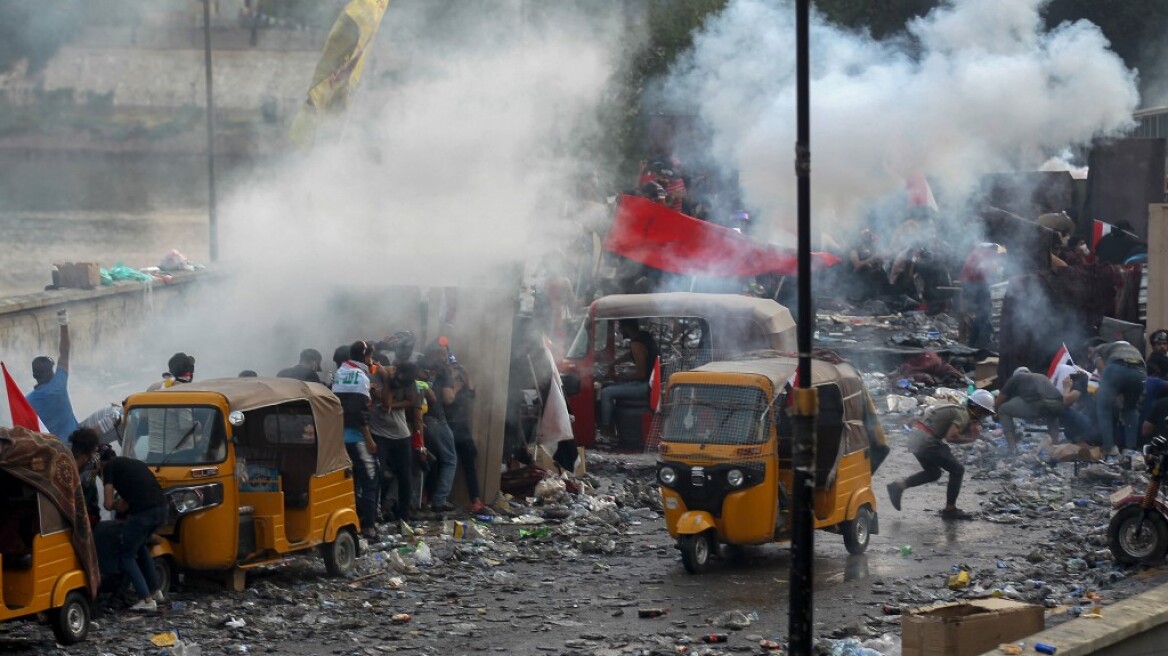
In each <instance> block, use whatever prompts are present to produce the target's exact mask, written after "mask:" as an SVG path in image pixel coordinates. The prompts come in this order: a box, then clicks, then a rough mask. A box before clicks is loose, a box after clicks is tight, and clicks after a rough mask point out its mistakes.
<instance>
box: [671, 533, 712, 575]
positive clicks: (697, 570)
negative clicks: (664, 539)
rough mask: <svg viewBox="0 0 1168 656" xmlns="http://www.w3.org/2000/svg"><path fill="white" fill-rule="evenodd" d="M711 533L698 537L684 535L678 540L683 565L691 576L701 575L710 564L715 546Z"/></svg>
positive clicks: (699, 534)
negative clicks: (711, 553)
mask: <svg viewBox="0 0 1168 656" xmlns="http://www.w3.org/2000/svg"><path fill="white" fill-rule="evenodd" d="M711 543H712V540H711V539H710V532H709V531H706V532H704V533H698V534H697V535H683V536H681V537H680V538H678V539H677V548H678V549H680V550H681V564H682V565H684V566H685V571H687V572H689V573H690V574H701V573H702V572H704V571H705V570H706V566H707V565H708V564H709V563H710V552H711V551H713V544H711Z"/></svg>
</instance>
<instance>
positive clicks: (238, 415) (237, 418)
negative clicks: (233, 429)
mask: <svg viewBox="0 0 1168 656" xmlns="http://www.w3.org/2000/svg"><path fill="white" fill-rule="evenodd" d="M245 419H246V418H245V417H244V415H243V413H242V412H240V411H239V410H232V411H231V414H229V415H227V423H229V424H231V425H232V426H242V425H243V422H244V421H245Z"/></svg>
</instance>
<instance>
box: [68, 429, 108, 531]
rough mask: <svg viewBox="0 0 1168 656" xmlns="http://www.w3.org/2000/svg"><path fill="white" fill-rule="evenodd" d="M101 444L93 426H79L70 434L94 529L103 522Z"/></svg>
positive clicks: (82, 490)
mask: <svg viewBox="0 0 1168 656" xmlns="http://www.w3.org/2000/svg"><path fill="white" fill-rule="evenodd" d="M101 446H102V445H101V436H100V435H98V433H97V431H95V430H93V429H92V428H78V429H77V430H75V431H73V434H72V435H70V436H69V447H70V448H71V449H72V450H73V458H75V459H76V460H77V473H78V474H80V475H81V494H82V496H83V497H85V510H86V511H87V512H88V513H89V526H90V528H94V529H95V528H97V525H98V523H100V522H101V503H100V502H99V501H98V493H97V467H98V462H97V452H98V449H99V448H101ZM106 448H109V447H106Z"/></svg>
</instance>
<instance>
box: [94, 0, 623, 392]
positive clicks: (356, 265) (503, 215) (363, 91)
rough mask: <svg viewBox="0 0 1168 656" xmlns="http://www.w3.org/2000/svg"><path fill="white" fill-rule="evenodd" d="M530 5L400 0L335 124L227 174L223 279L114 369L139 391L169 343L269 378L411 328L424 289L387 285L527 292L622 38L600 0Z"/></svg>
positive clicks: (212, 363) (199, 373)
mask: <svg viewBox="0 0 1168 656" xmlns="http://www.w3.org/2000/svg"><path fill="white" fill-rule="evenodd" d="M524 6H525V5H524V3H521V2H503V3H500V2H466V3H463V2H462V1H461V0H459V2H453V3H446V4H445V5H444V8H443V9H442V11H440V12H437V14H435V11H437V10H434V9H433V7H432V6H431V4H430V0H422V1H420V2H409V1H407V0H402V1H401V2H394V3H391V5H390V8H389V11H388V12H387V14H386V16H385V22H384V25H383V27H382V31H381V33H380V34H379V36H378V42H377V44H376V46H375V47H376V51H375V52H374V59H373V60H371V61H370V62H369V66H368V67H367V68H366V71H365V79H364V80H363V83H362V87H361V88H360V89H359V91H358V92H357V94H356V96H355V97H354V98H353V100H352V102H351V105H350V108H349V110H348V112H347V113H346V115H345V116H344V117H342V118H340V119H339V121H340V122H339V123H338V124H337V125H336V126H334V128H335V129H334V130H333V131H330V130H324V131H322V132H320V133H319V136H320V140H319V141H318V143H317V145H316V147H315V148H314V149H313V150H312V151H311V152H307V153H306V152H296V153H289V154H288V155H287V156H286V157H282V158H280V159H278V160H277V161H275V162H273V163H272V164H271V165H270V166H267V167H265V168H264V169H263V170H262V171H258V172H256V173H255V174H254V175H253V176H252V178H253V179H251V180H249V181H247V182H246V183H242V181H240V180H224V179H220V183H221V188H222V187H227V188H229V189H230V191H229V193H228V194H226V195H225V196H224V197H221V199H220V206H219V216H220V231H221V236H220V254H221V260H222V266H220V267H218V268H221V269H225V270H226V276H225V277H224V278H223V280H224V281H223V282H221V283H219V284H215V285H211V284H210V283H208V284H201V285H200V286H199V287H200V288H206V291H205V293H201V294H199V295H197V296H196V295H191V296H190V297H189V302H188V303H187V306H188V307H187V308H186V311H184V312H181V313H174V314H172V315H170V316H167V317H162V318H160V320H159V323H158V324H157V325H154V326H152V327H151V328H150V329H149V330H146V331H144V333H143V334H142V336H141V339H140V340H138V341H137V342H135V343H133V344H132V346H131V347H130V349H131V350H132V354H131V355H130V356H125V357H121V359H120V360H119V361H118V362H117V363H115V364H112V365H109V366H110V367H111V369H112V370H116V373H115V374H113V375H112V376H111V377H112V378H115V379H117V380H133V381H134V383H133V384H132V385H131V389H141V387H144V386H145V384H146V383H148V382H150V381H152V380H156V379H157V378H158V374H159V372H161V371H163V370H164V369H165V364H166V361H167V358H169V357H170V355H171V354H172V353H174V352H176V351H184V352H186V353H189V354H192V355H194V356H195V357H196V360H197V363H196V377H197V378H199V379H205V378H209V377H219V376H234V375H236V374H237V373H238V372H239V371H240V370H242V369H254V370H257V371H259V372H260V374H261V375H274V374H275V372H276V371H277V370H278V369H280V368H282V367H286V366H289V365H291V364H294V363H295V361H296V356H297V354H298V353H299V351H300V350H301V349H303V348H306V347H313V348H317V349H318V350H320V351H321V352H322V353H323V354H324V356H325V360H326V362H328V361H329V360H330V357H331V354H332V352H333V348H334V347H335V346H336V345H337V344H342V343H350V342H352V341H353V340H355V339H358V338H366V339H368V338H380V337H382V336H384V335H387V334H389V333H391V332H392V331H394V330H398V329H411V330H414V331H417V330H418V326H417V325H405V324H401V325H399V324H397V323H395V317H396V316H403V317H413V316H416V314H417V307H418V300H417V299H418V295H417V292H414V296H413V300H412V302H411V299H410V295H409V294H408V293H397V292H393V293H391V292H388V291H387V288H388V287H390V286H394V285H398V286H420V287H441V286H453V285H458V286H464V288H465V289H467V291H466V292H465V293H468V294H473V293H474V292H473V289H474V288H476V287H477V288H493V289H514V290H515V293H516V294H517V293H518V285H519V282H520V277H519V276H520V272H521V271H522V268H523V264H524V263H525V262H526V261H531V260H538V259H539V258H540V256H541V255H543V254H545V253H547V252H549V251H551V250H552V249H553V248H554V247H555V246H556V245H558V244H559V241H560V240H559V237H560V235H561V233H562V231H563V230H565V229H566V228H565V226H564V225H563V224H564V221H563V220H562V219H561V211H562V208H563V206H564V201H565V199H566V197H568V196H570V195H571V194H572V193H573V191H574V190H575V189H576V185H577V183H578V182H579V181H580V179H581V177H582V176H583V175H585V174H586V173H587V172H588V171H590V170H591V169H593V168H601V167H603V166H606V165H605V164H603V163H600V162H597V161H595V159H594V157H595V155H594V152H595V151H594V149H593V148H592V146H593V144H595V143H596V141H597V138H598V134H599V133H598V130H599V126H598V125H596V116H597V106H598V103H600V102H601V101H602V100H603V97H604V93H603V92H604V89H605V88H606V85H608V84H609V82H610V76H611V74H612V70H613V67H614V65H615V60H616V59H617V58H618V57H619V56H621V53H622V52H624V48H625V47H626V44H625V42H626V40H627V37H628V36H629V35H628V34H627V33H626V32H625V31H624V24H623V22H620V21H619V20H617V19H615V18H612V17H610V16H607V15H605V14H604V13H602V12H593V13H591V14H587V13H585V12H583V11H580V10H579V8H574V7H550V8H546V9H543V10H541V12H540V13H539V14H538V15H535V16H532V15H525V14H523V13H521V12H519V11H511V9H515V8H522V7H524ZM525 19H531V20H532V21H534V20H536V19H538V21H539V22H538V23H534V22H528V21H526V20H525ZM310 73H311V71H305V79H304V84H305V89H307V86H308V81H309V80H308V78H309V74H310ZM257 82H258V81H257ZM395 294H396V295H395ZM432 312H434V313H437V312H438V308H436V307H435V308H432ZM355 317H363V318H369V317H377V320H376V321H375V320H372V319H370V320H364V321H358V320H356V319H355ZM403 321H405V320H403ZM432 337H433V336H432V335H431V338H432ZM422 346H423V345H422V344H418V347H419V348H421V347H422ZM77 385H81V383H78V384H77ZM75 393H81V392H80V391H79V390H78V391H76V392H75ZM123 393H124V392H123ZM106 394H107V395H108V392H106ZM86 398H88V397H86ZM100 398H101V400H103V401H104V400H113V399H107V398H106V397H100ZM119 398H120V397H119ZM91 403H92V402H90V403H79V404H78V412H79V413H80V414H82V415H84V414H86V413H87V412H88V411H89V409H90V405H91Z"/></svg>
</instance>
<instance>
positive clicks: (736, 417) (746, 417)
mask: <svg viewBox="0 0 1168 656" xmlns="http://www.w3.org/2000/svg"><path fill="white" fill-rule="evenodd" d="M770 409H771V408H770V403H769V402H768V400H767V398H766V395H765V394H763V391H762V390H761V389H759V388H757V387H746V386H739V385H687V384H680V385H674V386H673V387H672V388H670V391H669V398H668V400H667V401H666V408H665V413H666V416H665V426H664V431H663V434H662V436H661V439H662V440H663V441H666V442H686V443H692V444H703V443H704V444H760V443H762V442H765V441H766V439H767V436H768V434H769V433H768V431H767V428H768V426H769V417H770Z"/></svg>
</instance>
